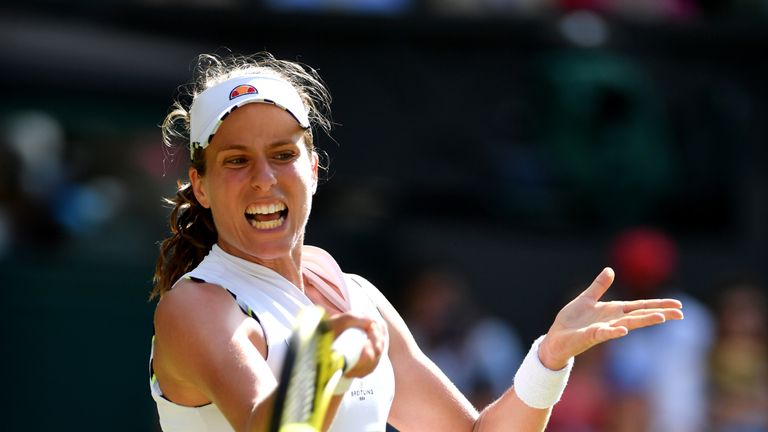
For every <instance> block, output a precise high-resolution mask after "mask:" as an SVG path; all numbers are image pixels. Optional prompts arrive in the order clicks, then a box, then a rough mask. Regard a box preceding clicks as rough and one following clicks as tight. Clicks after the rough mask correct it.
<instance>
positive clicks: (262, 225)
mask: <svg viewBox="0 0 768 432" xmlns="http://www.w3.org/2000/svg"><path fill="white" fill-rule="evenodd" d="M286 216H288V207H286V206H285V204H283V203H281V202H278V203H273V204H258V205H257V204H251V205H249V206H248V208H247V209H245V219H247V220H248V223H250V224H251V226H252V227H254V228H256V229H263V230H268V229H274V228H277V227H279V226H281V225H283V223H285V218H286Z"/></svg>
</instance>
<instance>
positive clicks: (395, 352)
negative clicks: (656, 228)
mask: <svg viewBox="0 0 768 432" xmlns="http://www.w3.org/2000/svg"><path fill="white" fill-rule="evenodd" d="M613 278H614V274H613V270H611V269H609V268H607V269H605V270H603V271H602V272H601V273H600V274H599V275H598V276H597V278H596V279H595V280H594V282H592V284H591V285H590V286H589V288H587V289H586V290H585V291H584V292H583V293H581V294H580V295H579V296H578V297H576V298H575V299H574V300H573V301H571V302H570V303H568V304H567V305H566V306H565V307H564V308H563V309H562V310H561V311H560V312H559V313H558V315H557V317H556V318H555V321H554V323H553V324H552V327H551V328H550V329H549V331H548V332H547V335H546V336H545V337H544V338H543V340H542V341H541V344H540V345H539V349H538V353H533V355H537V357H538V359H537V360H538V361H540V362H541V365H543V366H545V367H546V368H547V369H550V370H559V369H562V368H563V367H565V366H567V364H568V362H569V361H570V359H571V358H572V357H574V356H576V355H578V354H580V353H582V352H584V351H586V350H588V349H589V348H591V347H592V346H595V345H597V344H599V343H602V342H605V341H607V340H610V339H616V338H619V337H622V336H625V335H626V334H628V333H629V332H630V331H631V330H634V329H637V328H641V327H647V326H651V325H656V324H661V323H663V322H665V321H666V320H668V319H682V318H683V314H682V312H681V311H680V308H681V307H682V305H681V304H680V302H679V301H677V300H673V299H656V300H638V301H630V302H622V301H614V302H601V301H600V298H601V297H602V296H603V294H604V293H605V291H606V290H607V289H608V288H609V287H610V285H611V283H613ZM371 291H373V293H371V295H372V296H373V297H374V299H375V300H376V301H377V303H378V306H379V310H380V311H381V313H382V316H383V317H384V319H385V320H386V321H387V324H388V327H389V336H390V347H389V356H390V359H391V361H392V365H393V367H394V370H395V399H394V401H393V404H392V411H391V412H390V419H389V420H390V423H391V424H392V425H393V426H395V427H396V428H398V429H399V430H400V431H402V432H408V431H417V430H440V431H448V432H452V431H456V432H469V431H483V432H489V431H509V430H515V431H543V430H544V428H545V426H546V424H547V421H548V419H549V414H550V412H551V407H547V408H533V407H531V406H529V405H528V404H526V403H525V402H523V400H521V399H520V397H519V396H518V394H517V392H516V391H515V389H514V388H513V387H510V389H509V390H507V391H506V392H505V393H504V394H503V395H502V396H501V397H500V398H499V399H497V400H496V401H495V402H494V403H492V404H490V405H489V406H488V407H486V408H485V409H484V410H483V412H482V413H478V412H477V411H476V410H475V409H474V408H473V407H472V405H471V404H470V403H469V401H467V399H466V398H465V397H464V395H462V394H461V392H459V391H458V389H456V387H455V386H454V385H453V384H452V383H451V382H450V380H448V378H447V377H446V376H445V375H444V374H443V373H442V372H441V371H440V370H439V369H438V368H437V366H435V365H434V363H432V361H430V360H429V359H428V358H427V356H426V355H424V353H423V352H422V351H421V350H420V349H419V347H418V346H417V344H416V342H415V340H414V339H413V336H412V335H411V333H410V331H409V330H408V327H407V325H406V324H405V322H404V321H403V319H402V318H401V317H400V315H399V314H398V313H397V311H396V310H395V309H394V307H392V305H391V304H390V303H389V302H388V301H387V300H386V299H385V298H384V296H383V295H381V293H379V292H378V291H376V290H373V289H372V290H371ZM478 355H480V354H479V353H478Z"/></svg>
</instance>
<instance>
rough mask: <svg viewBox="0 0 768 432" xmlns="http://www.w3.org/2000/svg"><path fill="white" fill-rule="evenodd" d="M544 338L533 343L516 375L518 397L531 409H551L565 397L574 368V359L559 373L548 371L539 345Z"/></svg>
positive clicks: (515, 386)
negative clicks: (540, 353)
mask: <svg viewBox="0 0 768 432" xmlns="http://www.w3.org/2000/svg"><path fill="white" fill-rule="evenodd" d="M543 339H544V336H541V337H539V338H538V339H536V340H535V341H534V342H533V345H532V346H531V349H530V351H528V354H527V355H526V356H525V359H524V360H523V363H522V364H521V365H520V368H519V369H518V370H517V373H516V374H515V384H514V389H515V393H517V397H519V398H520V400H521V401H523V402H524V403H525V404H526V405H528V406H529V407H531V408H539V409H546V408H551V407H552V406H553V405H555V404H556V403H557V402H558V401H559V400H560V396H562V395H563V391H564V390H565V385H566V384H568V377H569V376H570V374H571V368H573V357H571V358H570V359H569V360H568V364H567V365H566V366H565V367H564V368H562V369H560V370H557V371H553V370H551V369H547V367H546V366H544V365H543V364H542V363H541V359H539V345H540V344H541V341H542V340H543Z"/></svg>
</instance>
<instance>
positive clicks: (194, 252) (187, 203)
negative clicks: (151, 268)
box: [149, 183, 218, 300]
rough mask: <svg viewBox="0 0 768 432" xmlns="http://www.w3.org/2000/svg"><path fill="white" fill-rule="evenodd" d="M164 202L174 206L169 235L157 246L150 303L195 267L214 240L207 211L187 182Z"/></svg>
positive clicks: (170, 218) (212, 226)
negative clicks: (158, 249) (158, 247)
mask: <svg viewBox="0 0 768 432" xmlns="http://www.w3.org/2000/svg"><path fill="white" fill-rule="evenodd" d="M165 202H166V203H168V204H171V205H173V206H174V207H173V210H172V211H171V215H170V217H169V222H170V228H171V236H170V237H168V238H166V239H165V240H163V241H162V242H161V243H160V255H159V256H158V258H157V264H156V265H155V276H154V277H153V278H152V281H153V282H154V288H153V289H152V293H151V294H150V296H149V298H150V300H151V299H154V298H156V297H161V296H162V295H163V294H164V293H165V292H166V291H168V290H170V289H171V286H173V284H174V283H175V282H176V281H177V280H178V279H179V278H180V277H181V276H183V275H184V274H185V273H187V272H189V271H191V270H192V269H194V268H195V267H197V265H198V264H200V261H202V260H203V258H205V255H206V254H207V253H208V251H209V250H210V249H211V247H212V246H213V245H214V243H216V238H217V237H218V236H217V233H216V227H215V226H214V224H213V216H212V214H211V210H210V209H207V208H205V207H203V206H202V205H201V204H200V203H199V202H198V201H197V198H195V194H194V192H193V191H192V186H191V185H190V184H189V183H186V184H181V183H180V184H179V190H178V192H176V196H175V197H174V198H170V199H168V198H166V199H165Z"/></svg>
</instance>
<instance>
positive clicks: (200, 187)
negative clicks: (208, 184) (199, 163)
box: [189, 167, 211, 208]
mask: <svg viewBox="0 0 768 432" xmlns="http://www.w3.org/2000/svg"><path fill="white" fill-rule="evenodd" d="M189 181H190V183H191V184H192V192H194V194H195V198H197V202H199V203H200V205H202V206H203V207H205V208H211V203H210V202H208V195H207V194H206V192H205V184H204V182H203V177H202V176H201V175H200V173H198V172H197V170H196V169H195V168H194V167H189Z"/></svg>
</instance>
